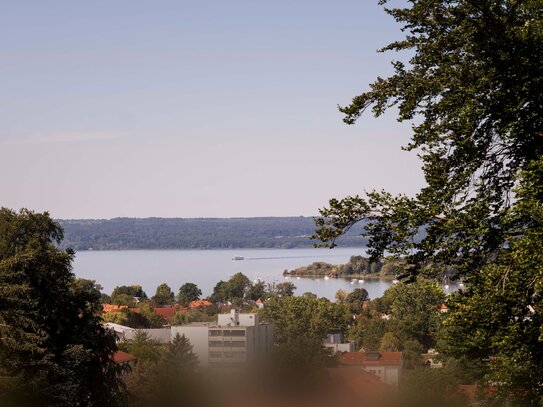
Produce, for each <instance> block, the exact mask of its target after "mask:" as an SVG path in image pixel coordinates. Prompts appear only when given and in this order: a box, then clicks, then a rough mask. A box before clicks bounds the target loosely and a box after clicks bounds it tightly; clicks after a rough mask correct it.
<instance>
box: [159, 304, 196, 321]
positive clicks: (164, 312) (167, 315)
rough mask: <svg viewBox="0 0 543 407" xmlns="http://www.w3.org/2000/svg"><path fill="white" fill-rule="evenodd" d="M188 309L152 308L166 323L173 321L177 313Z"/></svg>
mask: <svg viewBox="0 0 543 407" xmlns="http://www.w3.org/2000/svg"><path fill="white" fill-rule="evenodd" d="M187 311H188V308H186V307H181V306H175V307H155V308H153V312H154V313H155V314H157V315H159V316H161V317H162V318H164V320H165V321H166V322H168V323H171V322H172V320H173V317H174V316H175V314H176V313H177V312H187Z"/></svg>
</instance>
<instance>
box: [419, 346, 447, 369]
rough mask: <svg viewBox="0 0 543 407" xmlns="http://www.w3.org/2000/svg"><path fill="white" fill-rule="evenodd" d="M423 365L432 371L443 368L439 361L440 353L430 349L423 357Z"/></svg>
mask: <svg viewBox="0 0 543 407" xmlns="http://www.w3.org/2000/svg"><path fill="white" fill-rule="evenodd" d="M422 360H423V364H424V366H426V367H430V368H432V369H439V368H442V367H443V362H442V361H441V360H440V359H439V353H438V352H436V351H435V349H428V352H427V353H426V354H424V355H422Z"/></svg>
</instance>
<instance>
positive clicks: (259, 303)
mask: <svg viewBox="0 0 543 407" xmlns="http://www.w3.org/2000/svg"><path fill="white" fill-rule="evenodd" d="M255 302H256V306H257V307H258V308H264V301H262V300H261V299H260V298H259V299H258V300H256V301H255Z"/></svg>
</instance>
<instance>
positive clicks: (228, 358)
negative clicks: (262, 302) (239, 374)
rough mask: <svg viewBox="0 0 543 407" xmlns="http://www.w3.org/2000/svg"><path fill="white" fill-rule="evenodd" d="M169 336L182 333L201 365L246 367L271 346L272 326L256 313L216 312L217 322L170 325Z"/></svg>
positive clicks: (255, 361) (264, 355) (266, 355)
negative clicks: (170, 332) (262, 320)
mask: <svg viewBox="0 0 543 407" xmlns="http://www.w3.org/2000/svg"><path fill="white" fill-rule="evenodd" d="M171 329H172V337H173V336H175V335H176V334H177V333H179V334H180V335H185V337H186V338H187V339H188V340H189V341H190V343H191V344H192V346H193V352H194V353H195V354H196V355H197V356H198V360H199V362H200V365H201V366H204V367H206V366H209V367H214V368H221V367H225V368H231V367H233V368H235V367H246V366H250V365H252V364H255V363H257V362H259V361H262V360H265V359H266V358H267V357H268V356H269V354H270V352H271V349H272V346H273V326H272V325H271V324H268V323H262V322H260V321H259V318H258V314H239V313H238V312H237V311H235V310H232V311H231V312H230V313H228V314H219V315H218V318H217V322H216V323H214V322H195V323H191V324H187V325H178V326H172V328H171Z"/></svg>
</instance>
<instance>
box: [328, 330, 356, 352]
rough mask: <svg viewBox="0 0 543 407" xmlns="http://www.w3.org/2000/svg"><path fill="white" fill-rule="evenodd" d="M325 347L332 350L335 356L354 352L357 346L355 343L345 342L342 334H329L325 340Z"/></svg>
mask: <svg viewBox="0 0 543 407" xmlns="http://www.w3.org/2000/svg"><path fill="white" fill-rule="evenodd" d="M323 345H324V346H325V347H326V348H330V349H332V353H333V354H334V355H335V354H336V353H341V352H354V351H355V345H356V344H355V342H354V341H350V342H347V341H345V338H344V337H343V335H342V334H340V333H335V334H329V335H328V336H327V337H326V339H325V340H324V342H323Z"/></svg>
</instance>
